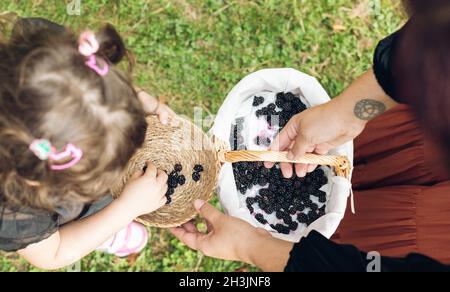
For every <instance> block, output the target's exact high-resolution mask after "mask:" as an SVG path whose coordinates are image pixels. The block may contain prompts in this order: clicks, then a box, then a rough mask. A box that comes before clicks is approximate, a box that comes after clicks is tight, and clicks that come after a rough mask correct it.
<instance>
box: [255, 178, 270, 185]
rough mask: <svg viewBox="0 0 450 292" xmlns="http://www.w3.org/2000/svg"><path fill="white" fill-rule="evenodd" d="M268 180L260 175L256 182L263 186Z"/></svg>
mask: <svg viewBox="0 0 450 292" xmlns="http://www.w3.org/2000/svg"><path fill="white" fill-rule="evenodd" d="M268 183H269V182H268V180H267V179H266V178H265V177H260V178H259V180H258V184H259V185H260V186H262V187H263V186H265V185H267V184H268Z"/></svg>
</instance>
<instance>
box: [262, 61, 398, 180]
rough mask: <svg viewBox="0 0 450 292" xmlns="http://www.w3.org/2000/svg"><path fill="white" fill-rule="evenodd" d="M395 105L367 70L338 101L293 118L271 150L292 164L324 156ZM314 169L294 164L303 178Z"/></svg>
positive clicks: (288, 171)
mask: <svg viewBox="0 0 450 292" xmlns="http://www.w3.org/2000/svg"><path fill="white" fill-rule="evenodd" d="M396 104H397V103H396V102H395V101H394V100H392V98H390V97H389V96H387V95H386V93H385V92H384V90H383V89H382V88H381V87H380V85H379V84H378V81H377V79H376V78H375V74H374V73H373V70H372V69H371V70H368V71H367V72H365V73H364V74H363V75H361V76H360V77H359V78H358V79H356V80H355V81H354V82H353V83H352V84H351V85H350V86H349V87H348V88H347V89H346V90H345V91H344V92H343V93H342V94H341V95H339V96H338V97H336V98H334V99H332V100H331V101H329V102H327V103H325V104H322V105H320V106H316V107H313V108H310V109H308V110H306V111H304V112H302V113H300V114H298V115H296V116H294V117H293V118H292V119H291V120H290V121H289V122H288V124H287V125H286V126H285V127H284V128H283V130H282V131H281V132H280V134H279V135H278V137H277V138H276V139H275V140H274V142H273V143H272V146H271V149H272V150H275V151H283V150H286V149H288V150H289V158H290V159H292V160H294V159H298V158H300V157H301V156H303V155H304V154H305V153H308V152H315V153H318V154H326V153H327V152H328V151H330V150H331V149H333V148H336V147H338V146H340V145H342V144H344V143H345V142H348V141H350V140H352V139H354V138H355V137H356V136H358V135H359V134H360V133H361V132H362V131H363V129H364V127H365V125H366V123H367V122H368V121H370V120H372V119H374V118H376V117H377V116H379V115H381V114H382V113H384V112H385V111H386V110H388V109H390V108H392V107H393V106H395V105H396ZM272 166H273V163H266V167H269V168H270V167H272ZM280 167H281V171H282V172H283V175H284V176H285V177H287V178H289V177H291V176H292V175H293V169H292V165H290V164H286V163H284V164H280ZM315 167H316V166H315V165H304V164H297V165H295V172H296V173H297V175H298V176H300V177H303V176H305V175H306V173H308V172H311V171H313V170H314V168H315Z"/></svg>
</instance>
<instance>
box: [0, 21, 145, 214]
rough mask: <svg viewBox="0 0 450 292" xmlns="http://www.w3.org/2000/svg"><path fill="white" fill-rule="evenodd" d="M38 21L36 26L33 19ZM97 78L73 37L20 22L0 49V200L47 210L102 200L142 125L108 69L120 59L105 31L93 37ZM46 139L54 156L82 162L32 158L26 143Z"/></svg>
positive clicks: (111, 34)
mask: <svg viewBox="0 0 450 292" xmlns="http://www.w3.org/2000/svg"><path fill="white" fill-rule="evenodd" d="M39 21H41V20H39ZM95 36H96V39H97V40H98V43H99V45H100V48H99V50H98V52H97V53H96V56H97V60H98V63H99V64H101V63H104V62H108V63H109V71H108V73H107V74H106V75H105V76H101V75H99V74H97V73H96V72H95V71H94V70H92V69H91V68H90V67H88V66H87V65H86V57H85V56H83V55H82V54H80V52H79V48H78V47H79V44H78V37H77V36H75V35H73V34H72V33H70V32H69V31H67V30H65V29H64V28H62V27H59V26H57V25H55V24H52V23H46V22H45V21H44V22H43V23H39V25H36V22H34V23H33V22H31V23H30V22H29V21H21V22H19V23H18V24H16V27H15V28H14V30H13V33H12V36H11V39H10V41H9V42H7V43H2V44H0V199H1V200H6V201H7V203H10V204H12V205H19V204H20V205H27V206H31V207H37V208H47V209H50V210H52V209H54V208H55V207H58V206H63V205H65V204H67V203H74V202H77V203H78V202H89V201H92V200H95V199H98V198H99V197H100V196H103V195H105V194H107V192H108V189H109V188H110V187H111V185H112V184H113V183H114V182H115V181H116V180H117V179H118V176H119V175H120V173H121V171H122V169H123V168H124V167H125V165H126V163H127V161H128V160H129V159H130V157H131V156H132V154H133V153H134V152H135V150H136V149H137V148H138V147H140V145H141V144H142V143H143V140H144V135H145V131H146V127H147V124H146V122H145V117H144V113H143V110H142V107H141V104H140V102H139V101H138V99H137V96H136V92H135V91H134V89H133V87H132V85H131V82H130V80H129V79H128V78H127V77H126V76H125V75H123V74H122V73H121V72H119V70H118V69H116V68H115V67H114V66H113V65H114V64H117V63H118V62H120V61H121V59H123V57H124V56H125V55H126V50H125V47H124V44H123V42H122V40H121V38H120V36H119V35H118V34H117V32H116V31H115V29H114V28H113V27H111V26H109V25H108V26H106V27H105V28H103V29H102V30H101V31H100V32H98V33H96V34H95ZM36 139H47V140H48V141H50V142H51V144H52V146H54V147H55V148H56V149H58V151H61V150H64V147H65V146H66V145H68V144H73V145H75V146H76V147H77V148H79V149H81V150H82V151H83V157H82V159H81V160H80V161H79V162H78V163H77V164H76V165H74V166H73V167H70V168H68V169H65V170H60V171H56V170H52V166H53V165H58V164H61V163H65V162H67V161H52V160H51V159H50V160H41V159H39V158H38V157H37V156H36V155H35V154H34V153H33V152H32V151H30V149H29V146H30V144H31V143H32V142H33V141H34V140H36Z"/></svg>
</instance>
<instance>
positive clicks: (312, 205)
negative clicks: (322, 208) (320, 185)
mask: <svg viewBox="0 0 450 292" xmlns="http://www.w3.org/2000/svg"><path fill="white" fill-rule="evenodd" d="M309 208H310V209H311V210H312V211H317V209H319V206H317V204H314V203H311V204H310V205H309Z"/></svg>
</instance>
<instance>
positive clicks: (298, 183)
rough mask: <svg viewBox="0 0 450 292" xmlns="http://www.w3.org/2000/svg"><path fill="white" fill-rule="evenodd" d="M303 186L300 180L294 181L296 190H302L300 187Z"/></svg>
mask: <svg viewBox="0 0 450 292" xmlns="http://www.w3.org/2000/svg"><path fill="white" fill-rule="evenodd" d="M301 186H302V183H301V182H300V181H298V180H296V181H294V184H293V187H294V189H300V187H301Z"/></svg>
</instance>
